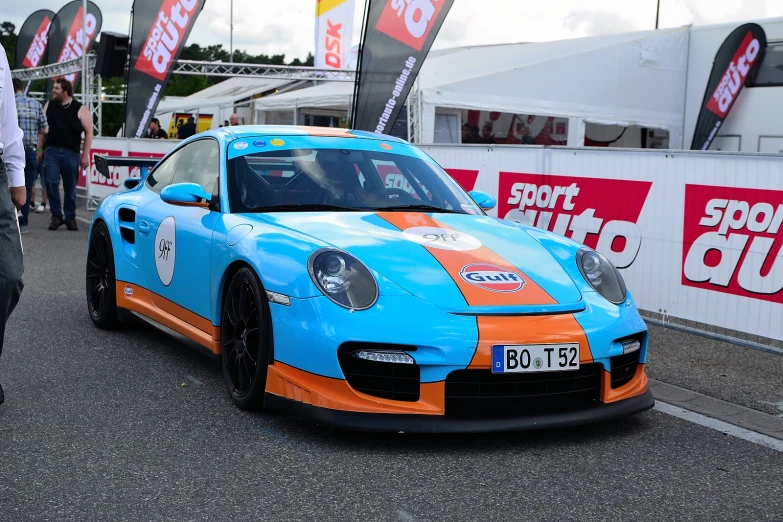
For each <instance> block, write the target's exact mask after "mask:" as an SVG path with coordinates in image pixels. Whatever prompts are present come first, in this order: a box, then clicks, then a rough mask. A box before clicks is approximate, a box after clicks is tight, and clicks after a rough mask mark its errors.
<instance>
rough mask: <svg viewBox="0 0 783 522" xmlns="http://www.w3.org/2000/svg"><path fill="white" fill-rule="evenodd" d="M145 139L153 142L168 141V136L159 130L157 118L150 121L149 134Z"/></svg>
mask: <svg viewBox="0 0 783 522" xmlns="http://www.w3.org/2000/svg"><path fill="white" fill-rule="evenodd" d="M147 137H148V138H152V139H153V140H167V139H169V134H168V133H167V132H166V131H164V130H163V129H161V128H160V120H158V118H152V119H151V120H150V132H149V135H148V136H147Z"/></svg>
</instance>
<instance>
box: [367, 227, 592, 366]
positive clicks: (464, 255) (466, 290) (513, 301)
mask: <svg viewBox="0 0 783 522" xmlns="http://www.w3.org/2000/svg"><path fill="white" fill-rule="evenodd" d="M378 216H379V217H381V218H383V219H385V220H386V221H388V222H389V223H391V224H392V225H394V226H396V227H397V228H399V229H400V230H403V231H404V230H406V229H409V228H413V227H437V228H443V229H447V230H454V231H455V232H457V233H459V231H458V230H456V229H454V228H452V227H449V226H447V225H445V224H443V223H441V222H439V221H437V220H435V219H433V218H431V217H430V216H427V215H426V214H419V213H394V212H379V213H378ZM423 248H426V249H427V251H429V252H430V253H431V254H432V255H433V257H435V259H437V260H438V262H439V263H440V264H441V265H442V266H443V268H444V269H445V270H446V271H447V272H448V273H449V275H450V276H451V278H452V279H453V280H454V282H455V283H456V284H457V286H459V289H460V290H461V291H462V295H463V296H464V297H465V300H466V301H467V302H468V305H469V306H502V305H524V304H556V303H557V301H555V299H554V298H553V297H552V296H550V295H549V294H548V293H547V292H546V291H544V289H542V288H541V287H540V286H538V284H536V283H535V282H534V281H532V280H531V279H530V278H529V277H527V276H526V275H525V274H524V273H523V272H521V271H520V270H518V269H517V268H516V267H514V265H512V264H511V263H509V262H508V261H506V260H505V259H504V258H503V257H501V256H500V255H498V254H497V253H495V252H493V251H492V250H490V249H489V248H487V247H486V246H483V245H482V246H481V247H479V248H478V249H475V250H468V251H455V250H444V249H439V248H433V247H428V246H423ZM472 263H475V264H484V263H486V264H491V265H495V266H498V267H501V268H503V269H505V270H508V271H511V272H514V273H517V274H518V275H520V276H521V277H522V279H523V280H524V281H525V286H524V287H523V288H522V289H521V290H519V291H517V292H509V293H499V292H493V291H491V290H485V289H483V288H481V287H478V286H475V285H472V284H470V283H468V282H467V281H465V280H463V279H462V277H461V276H460V271H461V270H462V267H464V266H465V265H468V264H472ZM477 325H478V330H479V342H478V346H477V347H476V353H475V354H474V356H473V359H472V361H471V363H470V365H469V366H468V367H469V368H472V369H489V368H491V366H492V346H493V345H512V344H554V343H575V342H578V343H579V346H580V348H579V354H580V355H579V359H580V363H581V364H588V363H591V362H593V355H592V352H591V350H590V345H589V343H588V341H587V335H586V334H585V331H584V329H583V328H582V325H580V324H579V322H578V321H577V320H576V318H575V317H574V315H573V314H562V315H545V316H479V317H477Z"/></svg>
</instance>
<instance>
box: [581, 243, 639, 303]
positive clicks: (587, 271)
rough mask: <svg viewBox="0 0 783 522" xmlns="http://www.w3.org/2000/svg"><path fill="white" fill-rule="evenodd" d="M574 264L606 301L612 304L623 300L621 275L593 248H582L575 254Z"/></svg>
mask: <svg viewBox="0 0 783 522" xmlns="http://www.w3.org/2000/svg"><path fill="white" fill-rule="evenodd" d="M576 264H577V266H578V267H579V271H580V272H581V273H582V276H583V277H584V278H585V281H587V282H588V283H589V284H590V286H592V287H593V289H594V290H595V291H596V292H598V293H599V294H601V295H602V296H603V297H604V298H605V299H606V300H607V301H609V302H611V303H614V304H620V303H622V302H623V301H625V298H626V294H627V292H626V288H625V281H624V280H623V276H622V275H620V271H619V270H617V268H615V266H614V265H613V264H612V263H611V262H610V261H609V260H608V259H606V258H605V257H604V256H602V255H601V254H599V253H598V252H596V251H595V250H590V249H587V248H583V249H582V250H580V251H579V252H577V254H576Z"/></svg>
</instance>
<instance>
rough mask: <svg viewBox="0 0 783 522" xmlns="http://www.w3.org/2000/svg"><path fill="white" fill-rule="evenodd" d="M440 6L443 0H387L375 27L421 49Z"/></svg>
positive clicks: (409, 45)
mask: <svg viewBox="0 0 783 522" xmlns="http://www.w3.org/2000/svg"><path fill="white" fill-rule="evenodd" d="M442 8H443V0H389V2H388V3H387V4H386V8H385V9H384V10H383V13H381V17H380V19H379V20H378V24H377V25H376V26H375V28H376V29H377V30H378V31H380V32H382V33H384V34H386V35H388V36H390V37H392V38H394V39H395V40H397V41H399V42H402V43H404V44H405V45H407V46H408V47H411V48H413V49H416V50H417V51H421V48H422V47H424V42H425V41H426V40H427V36H429V34H430V31H432V27H433V26H434V25H435V20H436V19H437V18H438V15H439V14H440V10H441V9H442Z"/></svg>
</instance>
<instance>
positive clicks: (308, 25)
mask: <svg viewBox="0 0 783 522" xmlns="http://www.w3.org/2000/svg"><path fill="white" fill-rule="evenodd" d="M93 1H94V2H95V3H96V5H98V7H100V9H101V11H102V13H103V17H104V22H103V28H102V30H104V31H113V32H118V33H123V34H128V31H129V25H130V10H131V6H132V5H133V0H93ZM355 2H356V16H355V21H354V38H353V43H354V45H355V44H357V43H358V42H359V35H360V32H361V16H362V11H363V6H364V3H365V0H355ZM65 3H66V1H65V0H24V1H18V0H0V6H1V7H0V21H4V20H10V21H11V22H13V23H14V24H15V25H16V26H17V28H18V27H21V25H22V23H23V22H24V20H25V19H26V18H27V16H28V15H30V14H31V13H32V12H33V11H35V10H37V9H50V10H52V11H54V12H57V10H58V9H59V8H60V7H62V6H63V5H64V4H65ZM230 3H231V0H207V2H206V5H205V7H204V10H203V11H202V13H201V15H200V16H199V19H198V21H197V22H196V26H195V28H194V30H193V32H192V33H191V35H190V39H189V43H198V44H199V45H202V46H206V45H211V44H217V43H222V44H224V46H225V48H226V49H228V46H229V12H230V9H229V5H230ZM315 3H316V2H315V0H233V4H234V48H235V49H242V50H245V51H247V52H250V53H251V54H258V53H265V54H285V55H286V59H287V60H289V61H290V60H292V59H294V58H302V59H304V58H305V57H306V56H307V53H308V52H312V51H313V47H314V42H313V39H314V19H315ZM656 3H657V0H547V1H544V2H540V1H533V0H455V2H454V6H453V7H452V8H451V11H450V13H449V15H448V17H447V18H446V21H445V22H444V24H443V27H442V29H441V32H440V33H439V34H438V37H437V39H436V40H435V44H434V46H433V48H435V49H438V48H443V47H455V46H460V45H481V44H494V43H508V42H538V41H548V40H560V39H564V38H576V37H581V36H591V35H596V34H606V33H612V32H626V31H635V30H647V29H654V28H655V8H656ZM772 17H783V0H661V14H660V27H677V26H682V25H687V24H694V25H703V24H713V23H723V22H738V21H744V20H753V19H759V18H772Z"/></svg>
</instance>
